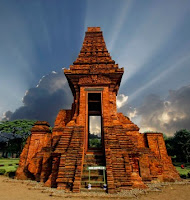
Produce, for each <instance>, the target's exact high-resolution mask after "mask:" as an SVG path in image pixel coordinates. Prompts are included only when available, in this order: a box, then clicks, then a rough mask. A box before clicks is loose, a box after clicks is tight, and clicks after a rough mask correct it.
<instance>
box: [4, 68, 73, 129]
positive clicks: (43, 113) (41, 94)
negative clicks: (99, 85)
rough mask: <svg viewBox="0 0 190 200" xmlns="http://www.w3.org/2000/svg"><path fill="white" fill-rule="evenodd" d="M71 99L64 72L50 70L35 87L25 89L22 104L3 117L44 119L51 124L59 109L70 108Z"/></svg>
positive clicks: (11, 118)
mask: <svg viewBox="0 0 190 200" xmlns="http://www.w3.org/2000/svg"><path fill="white" fill-rule="evenodd" d="M72 100H73V97H72V94H71V91H70V88H69V85H68V83H67V80H66V77H65V75H64V73H63V72H62V71H61V72H56V73H55V72H52V73H50V74H48V75H46V76H43V77H42V79H41V80H40V81H39V84H38V85H37V86H36V87H35V88H30V89H29V90H27V91H26V93H25V96H24V97H23V104H24V105H23V106H21V107H19V108H18V109H16V111H15V112H14V113H12V115H11V113H10V111H8V112H6V113H5V116H4V118H9V119H10V120H15V119H34V120H45V121H48V122H49V123H50V124H51V125H53V124H54V121H55V118H56V115H57V114H58V112H59V110H60V109H70V108H71V102H72ZM10 115H11V116H10Z"/></svg>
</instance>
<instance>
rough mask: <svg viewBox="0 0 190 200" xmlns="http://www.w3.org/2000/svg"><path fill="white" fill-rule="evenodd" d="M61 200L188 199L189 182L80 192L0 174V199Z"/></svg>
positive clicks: (189, 194)
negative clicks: (58, 188)
mask: <svg viewBox="0 0 190 200" xmlns="http://www.w3.org/2000/svg"><path fill="white" fill-rule="evenodd" d="M53 199H56V200H63V199H71V200H76V199H79V200H81V199H83V200H85V199H87V200H93V199H96V200H104V199H131V200H134V199H138V200H152V199H153V200H188V199H190V182H189V181H186V182H183V183H181V182H179V183H177V184H176V183H175V184H165V185H162V186H161V187H158V186H154V188H152V189H151V190H147V191H142V190H141V191H140V190H139V191H137V190H136V191H135V190H134V191H130V192H123V193H119V194H116V195H109V194H106V193H102V194H100V193H95V192H87V193H86V192H82V193H80V194H73V193H64V192H63V191H60V190H56V189H52V188H46V187H43V186H42V185H41V184H39V183H36V182H34V181H21V180H14V179H10V178H7V177H5V176H0V200H53Z"/></svg>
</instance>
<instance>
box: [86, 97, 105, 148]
mask: <svg viewBox="0 0 190 200" xmlns="http://www.w3.org/2000/svg"><path fill="white" fill-rule="evenodd" d="M101 148H102V114H101V93H88V149H91V150H93V149H97V150H98V149H101Z"/></svg>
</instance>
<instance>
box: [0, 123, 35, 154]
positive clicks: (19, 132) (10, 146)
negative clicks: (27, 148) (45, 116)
mask: <svg viewBox="0 0 190 200" xmlns="http://www.w3.org/2000/svg"><path fill="white" fill-rule="evenodd" d="M35 122H36V120H14V121H2V122H0V144H1V145H0V146H1V148H0V150H1V151H3V154H4V153H5V154H4V156H5V157H7V153H8V152H9V153H17V154H20V152H21V151H22V148H23V146H24V144H25V141H26V139H27V137H28V136H29V135H30V129H31V128H32V126H33V125H34V123H35Z"/></svg>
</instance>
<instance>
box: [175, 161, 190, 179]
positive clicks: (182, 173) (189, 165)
mask: <svg viewBox="0 0 190 200" xmlns="http://www.w3.org/2000/svg"><path fill="white" fill-rule="evenodd" d="M173 164H174V166H175V168H176V169H177V171H178V172H179V174H180V176H181V177H182V178H185V177H186V178H190V163H185V164H184V163H177V162H174V163H173ZM181 164H184V166H185V168H184V169H181ZM188 173H189V176H188Z"/></svg>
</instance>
